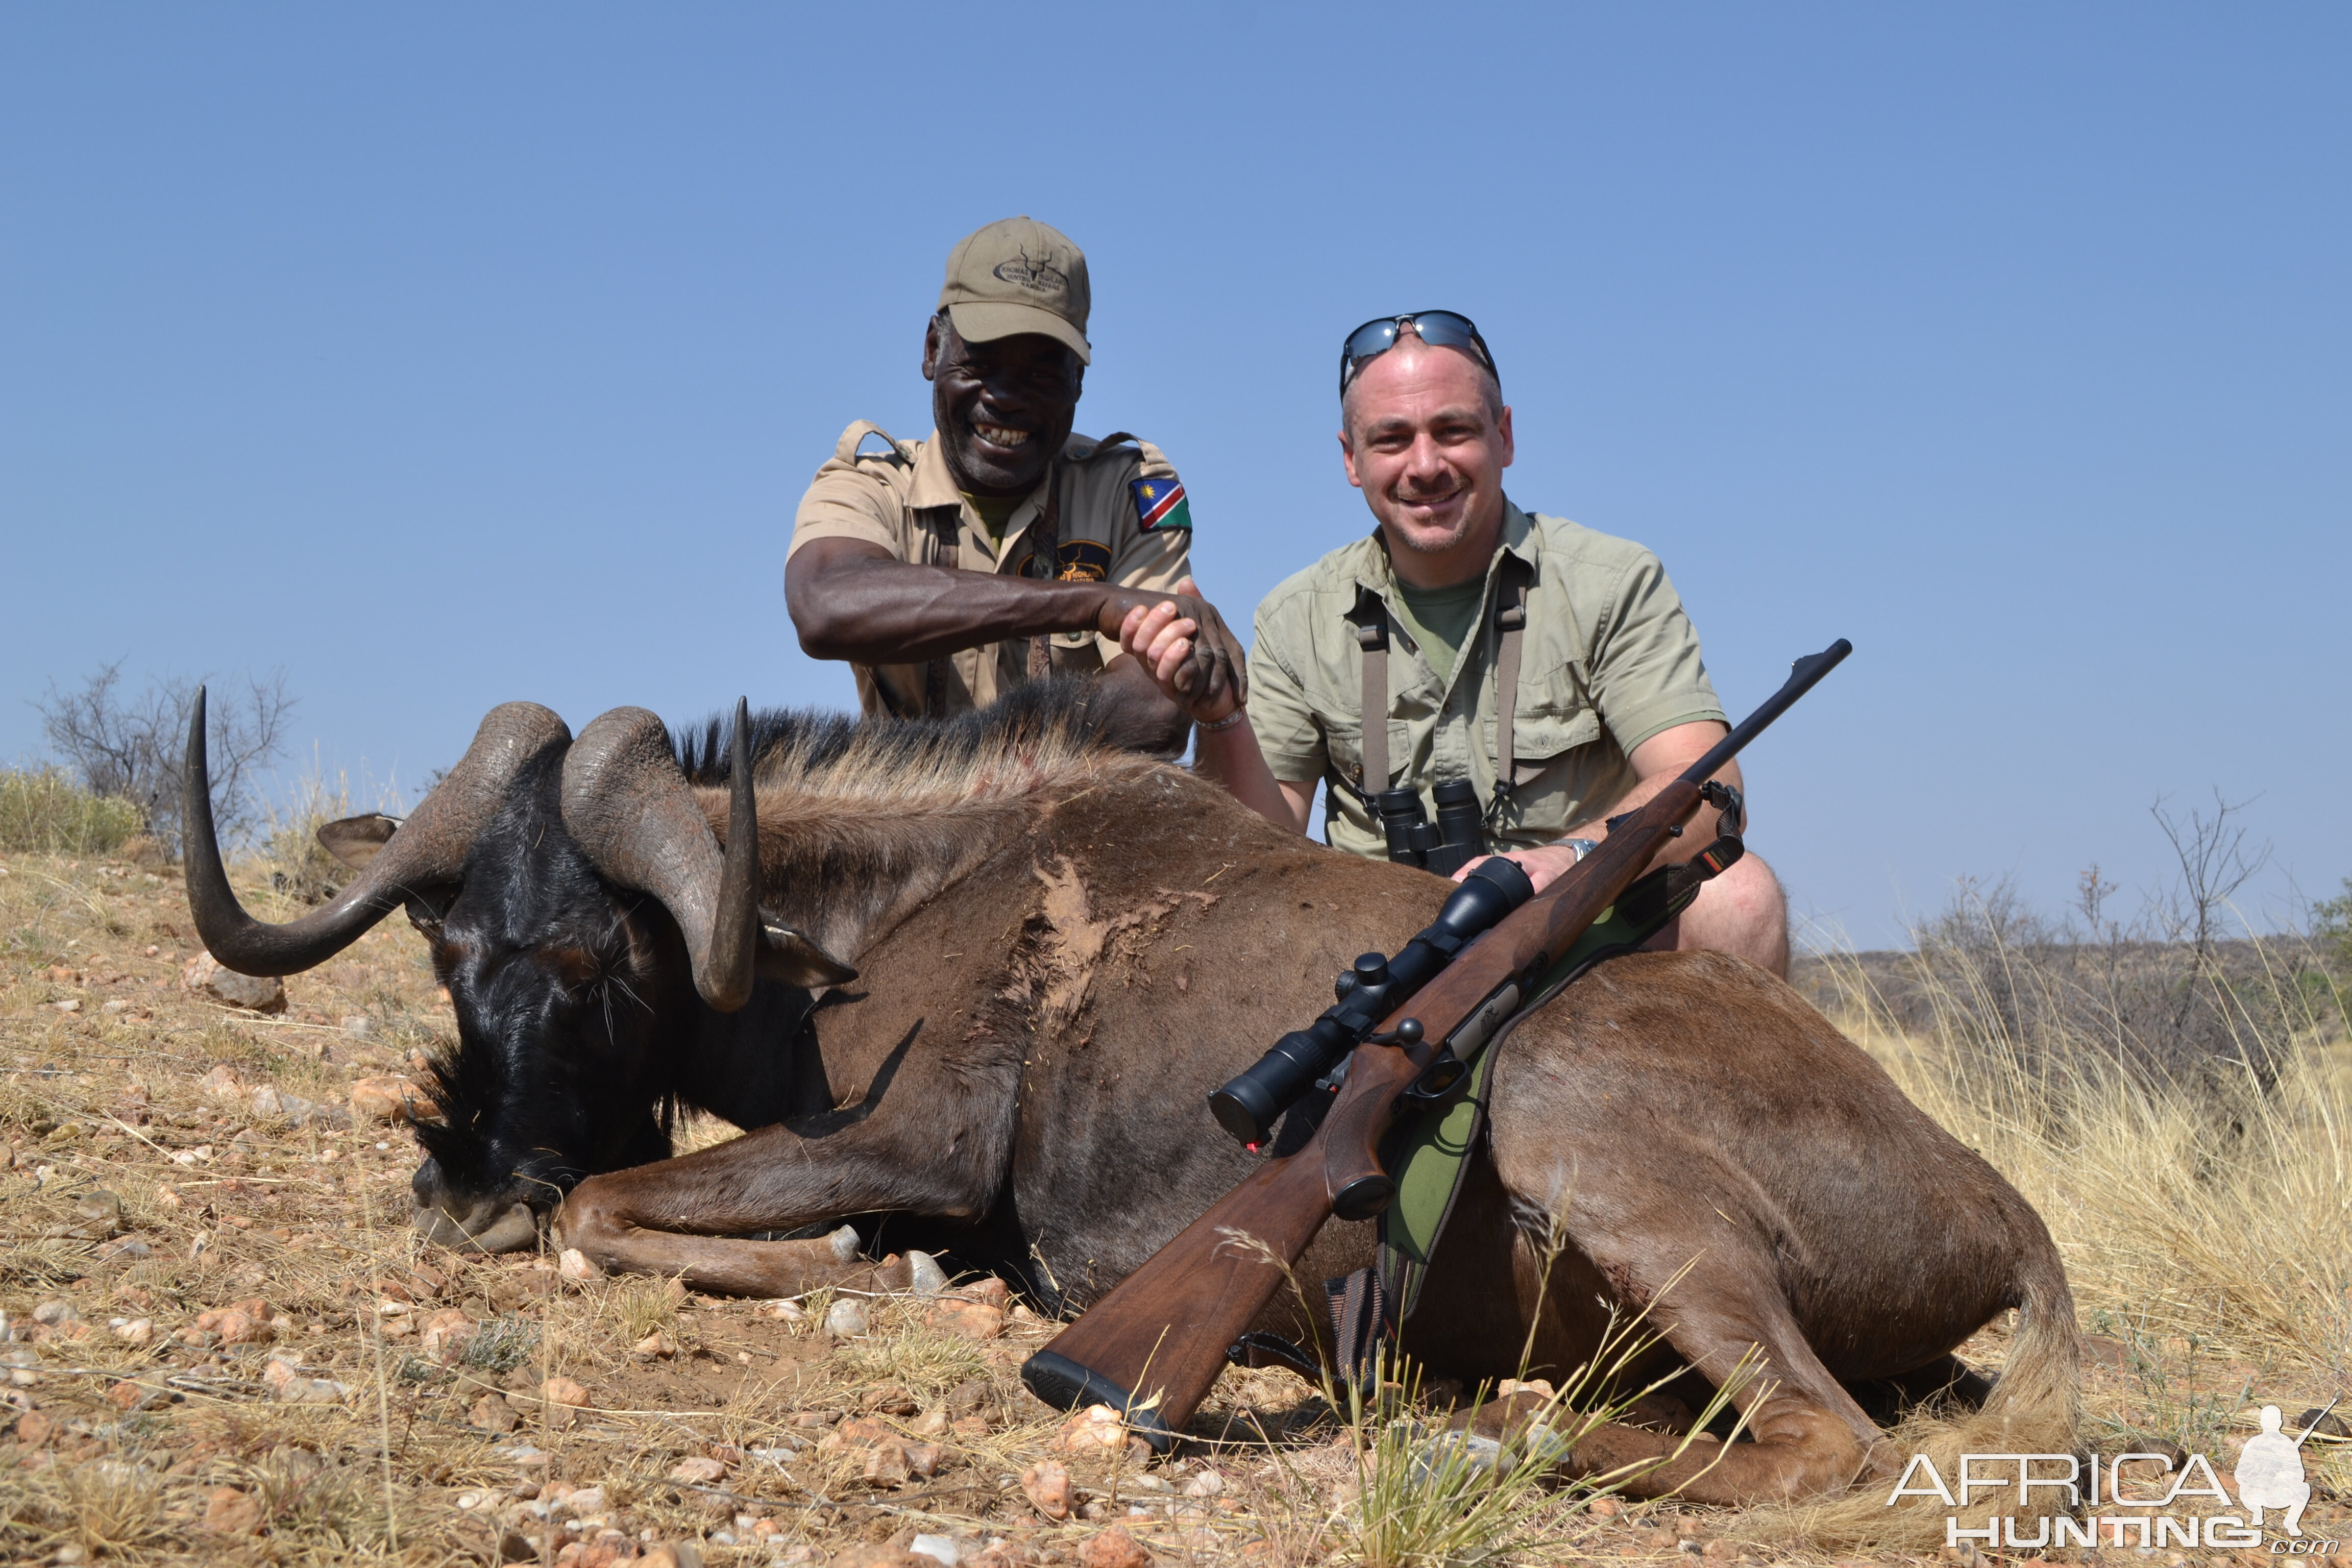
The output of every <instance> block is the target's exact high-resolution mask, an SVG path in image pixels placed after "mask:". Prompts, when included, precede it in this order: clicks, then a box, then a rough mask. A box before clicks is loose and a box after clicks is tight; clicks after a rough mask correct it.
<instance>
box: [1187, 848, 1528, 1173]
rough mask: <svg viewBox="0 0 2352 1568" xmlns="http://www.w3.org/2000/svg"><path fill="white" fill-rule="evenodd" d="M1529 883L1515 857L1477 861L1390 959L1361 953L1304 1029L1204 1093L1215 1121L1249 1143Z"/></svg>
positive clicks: (1524, 896)
mask: <svg viewBox="0 0 2352 1568" xmlns="http://www.w3.org/2000/svg"><path fill="white" fill-rule="evenodd" d="M1535 891H1536V889H1535V884H1534V883H1533V882H1530V881H1529V880H1528V874H1527V873H1526V872H1525V871H1523V870H1521V869H1520V868H1519V865H1518V862H1517V861H1516V860H1506V859H1504V858H1501V857H1500V856H1496V857H1495V858H1492V859H1488V860H1485V861H1481V862H1480V863H1479V865H1478V868H1476V869H1475V870H1474V871H1472V872H1471V873H1470V875H1469V876H1467V877H1465V878H1464V879H1463V880H1462V885H1461V886H1460V887H1458V888H1456V889H1454V895H1453V897H1451V898H1449V899H1447V900H1445V906H1444V908H1443V909H1441V910H1438V911H1437V919H1436V920H1435V921H1433V922H1431V924H1430V925H1429V927H1428V928H1427V929H1426V930H1424V931H1422V932H1421V934H1419V935H1418V936H1416V937H1414V938H1413V939H1412V941H1411V942H1407V943H1405V944H1404V946H1403V948H1402V949H1401V950H1400V951H1399V952H1398V953H1397V955H1396V956H1395V957H1394V958H1383V957H1382V956H1381V954H1379V953H1377V952H1368V953H1366V954H1364V955H1363V956H1362V957H1361V958H1359V959H1358V960H1356V962H1355V965H1354V967H1353V968H1352V969H1350V970H1349V973H1345V974H1342V975H1341V976H1339V987H1338V989H1339V1001H1338V1002H1336V1003H1334V1004H1333V1005H1331V1006H1329V1007H1328V1008H1326V1009H1324V1012H1323V1016H1321V1017H1319V1018H1318V1019H1316V1020H1315V1022H1313V1023H1312V1024H1309V1025H1308V1026H1307V1027H1305V1028H1304V1029H1294V1030H1292V1031H1291V1032H1290V1033H1289V1034H1286V1035H1285V1036H1283V1037H1282V1038H1281V1039H1279V1040H1276V1042H1275V1044H1274V1049H1272V1050H1270V1051H1268V1052H1266V1053H1265V1055H1264V1056H1262V1057H1260V1058H1258V1059H1257V1064H1256V1065H1255V1066H1254V1067H1252V1068H1250V1069H1249V1070H1248V1071H1247V1072H1245V1073H1244V1074H1242V1075H1241V1076H1240V1077H1239V1078H1236V1079H1234V1080H1233V1081H1232V1082H1231V1083H1229V1084H1227V1085H1225V1087H1224V1088H1223V1089H1219V1090H1217V1092H1216V1093H1214V1094H1213V1095H1211V1096H1209V1110H1210V1113H1211V1114H1212V1115H1213V1116H1215V1117H1216V1119H1217V1124H1218V1125H1219V1126H1221V1127H1223V1129H1224V1130H1225V1131H1228V1132H1230V1133H1232V1134H1233V1135H1234V1137H1235V1138H1238V1139H1240V1140H1241V1141H1242V1142H1244V1143H1246V1144H1248V1145H1250V1146H1251V1147H1253V1148H1255V1147H1256V1146H1257V1145H1258V1144H1260V1143H1263V1142H1265V1139H1266V1135H1267V1134H1268V1133H1270V1132H1271V1131H1273V1130H1274V1124H1275V1122H1276V1121H1279V1120H1280V1119H1281V1116H1282V1113H1283V1112H1284V1111H1286V1110H1289V1109H1290V1107H1291V1106H1292V1105H1293V1104H1294V1103H1296V1102H1297V1100H1298V1098H1299V1097H1300V1096H1301V1095H1304V1094H1305V1093H1306V1092H1307V1090H1308V1089H1312V1088H1313V1087H1314V1086H1315V1082H1316V1080H1317V1079H1320V1078H1321V1077H1323V1075H1324V1074H1326V1073H1328V1072H1329V1071H1330V1070H1331V1068H1332V1065H1333V1064H1334V1063H1336V1062H1338V1061H1339V1060H1340V1059H1341V1058H1344V1057H1345V1056H1347V1054H1348V1053H1349V1052H1350V1051H1352V1050H1354V1049H1355V1048H1356V1047H1358V1046H1360V1045H1362V1044H1363V1043H1364V1037H1365V1036H1367V1035H1369V1034H1370V1033H1371V1032H1372V1030H1373V1029H1374V1028H1376V1027H1377V1026H1379V1024H1380V1021H1381V1019H1382V1018H1384V1017H1386V1016H1388V1015H1389V1014H1391V1012H1394V1011H1395V1010H1396V1009H1397V1008H1398V1007H1399V1006H1401V1005H1403V1003H1404V1001H1405V999H1406V998H1408V997H1410V996H1411V995H1412V994H1413V993H1414V992H1416V991H1418V990H1420V989H1421V988H1422V987H1423V985H1425V984H1428V983H1429V982H1430V981H1431V980H1433V979H1434V978H1435V977H1436V975H1437V973H1438V972H1439V971H1440V970H1442V969H1444V967H1445V966H1446V965H1447V964H1448V963H1453V962H1454V954H1455V953H1457V952H1461V951H1462V950H1463V948H1465V946H1467V945H1469V942H1470V941H1471V939H1472V938H1474V937H1475V936H1477V935H1479V934H1480V933H1481V932H1483V931H1486V930H1487V929H1488V928H1489V927H1491V926H1493V925H1494V924H1495V923H1496V921H1500V920H1501V919H1502V918H1503V917H1504V916H1505V915H1507V914H1509V913H1510V912H1511V911H1512V910H1516V909H1517V908H1518V907H1519V906H1520V905H1521V904H1524V903H1526V902H1527V901H1528V900H1529V899H1531V898H1533V897H1535Z"/></svg>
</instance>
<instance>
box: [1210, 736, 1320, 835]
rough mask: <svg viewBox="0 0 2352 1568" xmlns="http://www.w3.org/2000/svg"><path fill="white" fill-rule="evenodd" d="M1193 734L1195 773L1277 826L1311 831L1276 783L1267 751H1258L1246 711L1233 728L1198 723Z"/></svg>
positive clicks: (1294, 830) (1296, 830)
mask: <svg viewBox="0 0 2352 1568" xmlns="http://www.w3.org/2000/svg"><path fill="white" fill-rule="evenodd" d="M1192 733H1193V735H1194V737H1195V738H1194V740H1193V742H1192V745H1193V757H1192V771H1193V772H1194V773H1198V774H1199V775H1200V776H1201V777H1202V778H1204V779H1208V780H1211V781H1212V782H1213V783H1216V784H1222V785H1223V786H1224V790H1225V793H1226V794H1228V795H1232V796H1233V797H1234V799H1235V800H1237V801H1240V802H1241V803H1242V804H1243V805H1245V806H1248V807H1249V808H1250V809H1251V810H1252V811H1255V812H1256V813H1257V814H1258V815H1259V816H1263V817H1265V819H1266V820H1267V821H1268V822H1271V823H1273V824H1274V825H1275V826H1276V827H1284V828H1288V829H1289V830H1290V831H1291V832H1293V833H1304V832H1306V831H1307V818H1306V816H1304V815H1302V814H1301V813H1300V812H1299V811H1298V810H1297V808H1296V807H1295V806H1294V805H1292V803H1291V801H1290V799H1289V797H1288V796H1287V795H1285V794H1284V793H1283V790H1282V786H1281V785H1280V784H1276V782H1275V777H1274V770H1273V769H1271V768H1269V767H1267V766H1266V765H1265V752H1261V751H1259V750H1258V745H1257V734H1256V732H1255V731H1253V730H1252V729H1251V728H1250V721H1249V718H1248V715H1247V714H1246V713H1244V715H1243V718H1242V721H1241V722H1240V723H1238V724H1235V725H1234V726H1233V727H1232V728H1230V729H1225V730H1207V729H1202V728H1199V727H1197V726H1196V727H1195V728H1194V730H1193V731H1192Z"/></svg>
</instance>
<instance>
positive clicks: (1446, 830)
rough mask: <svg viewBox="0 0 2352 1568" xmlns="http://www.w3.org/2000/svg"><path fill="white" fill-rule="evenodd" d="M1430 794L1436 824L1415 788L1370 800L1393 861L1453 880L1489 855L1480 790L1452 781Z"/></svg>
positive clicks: (1384, 793) (1385, 792)
mask: <svg viewBox="0 0 2352 1568" xmlns="http://www.w3.org/2000/svg"><path fill="white" fill-rule="evenodd" d="M1430 794H1431V795H1432V796H1433V798H1434V799H1435V800H1436V802H1437V820H1436V821H1435V822H1432V821H1430V820H1429V814H1428V813H1427V812H1426V811H1424V810H1423V809H1422V805H1421V792H1420V791H1419V790H1417V789H1412V788H1405V789H1384V790H1382V791H1381V793H1380V794H1378V795H1374V796H1373V797H1372V806H1373V808H1374V809H1375V810H1377V811H1378V812H1379V813H1380V814H1381V831H1382V832H1384V833H1386V834H1387V835H1388V840H1389V858H1390V859H1391V860H1394V861H1396V862H1398V863H1399V864H1400V865H1405V866H1418V867H1420V868H1422V869H1423V870H1425V871H1433V872H1435V873H1436V874H1437V875H1438V876H1441V877H1451V876H1452V875H1454V872H1456V871H1459V870H1460V869H1462V868H1463V867H1465V866H1466V865H1468V864H1469V863H1470V862H1471V861H1473V860H1475V859H1477V858H1479V857H1480V856H1482V855H1485V854H1488V853H1490V851H1489V850H1488V849H1487V847H1486V817H1485V816H1484V814H1482V813H1481V812H1480V811H1479V809H1478V787H1477V786H1476V785H1475V784H1471V783H1470V782H1469V781H1468V780H1466V779H1448V780H1446V781H1445V783H1444V784H1439V785H1438V786H1437V787H1436V788H1435V789H1433V790H1432V791H1431V792H1430Z"/></svg>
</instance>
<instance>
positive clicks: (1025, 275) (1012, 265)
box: [995, 246, 1070, 294]
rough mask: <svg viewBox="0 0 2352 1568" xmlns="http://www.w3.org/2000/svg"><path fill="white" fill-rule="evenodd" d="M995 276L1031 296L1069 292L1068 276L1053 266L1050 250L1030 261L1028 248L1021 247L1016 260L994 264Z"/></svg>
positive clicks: (1052, 255) (1052, 256)
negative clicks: (1025, 290)
mask: <svg viewBox="0 0 2352 1568" xmlns="http://www.w3.org/2000/svg"><path fill="white" fill-rule="evenodd" d="M995 276H996V277H997V278H998V279H1001V280H1002V281H1003V282H1006V283H1010V284H1012V285H1013V286H1014V287H1015V288H1018V289H1028V290H1029V291H1030V292H1031V293H1033V294H1066V293H1068V292H1069V291H1070V276H1069V274H1068V273H1066V272H1065V271H1063V270H1062V269H1061V268H1058V267H1056V266H1055V265H1054V253H1053V252H1052V251H1050V250H1049V251H1047V252H1046V253H1045V255H1044V256H1042V257H1039V258H1036V259H1034V260H1032V259H1031V258H1030V256H1029V247H1027V246H1023V247H1021V256H1020V258H1019V259H1018V260H1013V261H1000V262H998V263H997V264H996V268H995Z"/></svg>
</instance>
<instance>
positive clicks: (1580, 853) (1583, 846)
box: [1559, 838, 1601, 860]
mask: <svg viewBox="0 0 2352 1568" xmlns="http://www.w3.org/2000/svg"><path fill="white" fill-rule="evenodd" d="M1559 843H1560V845H1561V846H1562V847H1566V848H1570V849H1573V850H1575V851H1576V858H1577V859H1579V860H1582V859H1583V858H1585V857H1586V856H1587V855H1590V854H1591V853H1592V852H1593V851H1594V850H1595V849H1598V848H1600V847H1601V840H1599V839H1598V838H1563V839H1560V840H1559Z"/></svg>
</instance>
